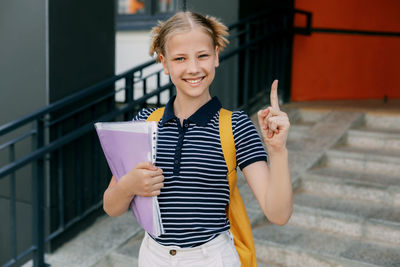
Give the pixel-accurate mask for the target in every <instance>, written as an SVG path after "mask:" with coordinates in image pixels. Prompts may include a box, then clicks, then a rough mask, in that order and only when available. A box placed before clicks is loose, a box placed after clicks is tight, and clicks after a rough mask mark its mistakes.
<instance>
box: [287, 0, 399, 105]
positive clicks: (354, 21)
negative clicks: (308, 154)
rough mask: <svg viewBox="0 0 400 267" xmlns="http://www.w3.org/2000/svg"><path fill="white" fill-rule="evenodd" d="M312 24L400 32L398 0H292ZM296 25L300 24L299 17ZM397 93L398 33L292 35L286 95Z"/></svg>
mask: <svg viewBox="0 0 400 267" xmlns="http://www.w3.org/2000/svg"><path fill="white" fill-rule="evenodd" d="M295 6H296V8H298V9H303V10H307V11H310V12H312V13H313V24H312V27H313V28H329V29H347V30H368V31H386V32H400V1H399V0H380V1H377V0H375V1H365V0H324V1H321V0H296V2H295ZM295 25H296V26H303V25H304V23H303V21H302V18H301V17H297V18H295ZM385 95H386V96H387V97H388V98H400V37H384V36H369V35H355V34H337V33H312V35H311V36H303V35H296V36H295V38H294V43H293V62H292V92H291V98H292V99H291V100H292V101H304V100H334V99H367V98H383V97H384V96H385Z"/></svg>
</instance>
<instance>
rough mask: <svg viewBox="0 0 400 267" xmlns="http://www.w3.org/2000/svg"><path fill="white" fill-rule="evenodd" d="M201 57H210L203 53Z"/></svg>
mask: <svg viewBox="0 0 400 267" xmlns="http://www.w3.org/2000/svg"><path fill="white" fill-rule="evenodd" d="M199 57H200V58H205V57H208V54H201V55H200V56H199Z"/></svg>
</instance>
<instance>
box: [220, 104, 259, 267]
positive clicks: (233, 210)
mask: <svg viewBox="0 0 400 267" xmlns="http://www.w3.org/2000/svg"><path fill="white" fill-rule="evenodd" d="M219 136H220V139H221V147H222V152H223V154H224V159H225V162H226V165H227V167H228V182H229V206H228V207H227V210H226V216H227V218H228V219H229V222H230V224H231V232H232V234H233V241H234V243H235V247H236V251H237V252H238V254H239V259H240V262H241V266H242V267H256V266H257V259H256V252H255V247H254V241H253V233H252V231H251V225H250V220H249V217H248V215H247V211H246V208H245V206H244V204H243V200H242V197H241V196H240V192H239V189H238V187H237V185H236V181H237V173H236V148H235V140H234V138H233V129H232V111H229V110H226V109H223V108H221V109H220V113H219Z"/></svg>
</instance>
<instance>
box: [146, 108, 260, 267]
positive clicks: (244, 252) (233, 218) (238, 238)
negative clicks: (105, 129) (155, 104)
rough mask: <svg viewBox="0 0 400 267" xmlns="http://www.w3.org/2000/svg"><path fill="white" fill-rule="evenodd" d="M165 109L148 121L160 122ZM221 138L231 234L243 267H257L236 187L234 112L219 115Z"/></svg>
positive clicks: (252, 243)
mask: <svg viewBox="0 0 400 267" xmlns="http://www.w3.org/2000/svg"><path fill="white" fill-rule="evenodd" d="M163 114H164V108H158V109H156V110H155V111H153V112H152V113H151V114H150V116H149V117H148V118H147V121H159V120H160V119H161V118H162V116H163ZM219 136H220V139H221V147H222V152H223V154H224V158H225V163H226V165H227V167H228V183H229V192H230V194H229V206H228V207H227V209H226V215H227V217H228V219H229V222H230V224H231V232H232V234H233V241H234V243H235V247H236V250H237V252H238V254H239V258H240V262H241V265H242V267H256V266H257V260H256V252H255V248H254V241H253V233H252V231H251V226H250V221H249V217H248V215H247V212H246V208H245V206H244V204H243V200H242V197H241V196H240V193H239V189H238V187H237V185H236V181H237V173H236V149H235V141H234V139H233V132H232V111H229V110H226V109H223V108H221V109H220V113H219Z"/></svg>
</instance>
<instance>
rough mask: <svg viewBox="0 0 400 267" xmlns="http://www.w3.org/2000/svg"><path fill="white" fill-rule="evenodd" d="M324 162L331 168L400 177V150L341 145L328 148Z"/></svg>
mask: <svg viewBox="0 0 400 267" xmlns="http://www.w3.org/2000/svg"><path fill="white" fill-rule="evenodd" d="M324 163H325V164H326V165H327V166H328V167H330V168H336V169H342V170H348V171H355V172H362V173H371V174H372V173H373V174H377V175H387V176H393V177H399V178H400V176H399V174H400V152H397V151H387V150H384V151H382V150H381V151H376V150H371V149H365V148H353V147H348V146H341V147H336V148H334V149H330V150H328V151H327V152H326V157H325V162H324Z"/></svg>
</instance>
